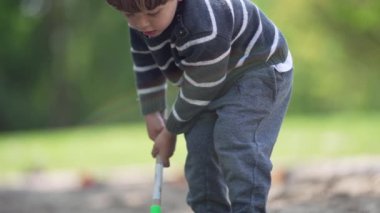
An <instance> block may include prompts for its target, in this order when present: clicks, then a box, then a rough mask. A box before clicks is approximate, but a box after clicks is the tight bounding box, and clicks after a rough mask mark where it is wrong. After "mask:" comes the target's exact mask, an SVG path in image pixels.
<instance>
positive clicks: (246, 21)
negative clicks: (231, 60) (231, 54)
mask: <svg viewBox="0 0 380 213" xmlns="http://www.w3.org/2000/svg"><path fill="white" fill-rule="evenodd" d="M240 4H241V7H242V10H243V24H242V25H241V28H240V31H239V33H238V34H237V36H236V37H235V38H234V39H233V40H232V44H233V43H234V42H235V41H236V39H238V38H239V37H240V36H241V35H242V34H243V32H244V31H245V29H246V28H247V24H248V12H247V8H246V6H245V4H244V2H243V0H240Z"/></svg>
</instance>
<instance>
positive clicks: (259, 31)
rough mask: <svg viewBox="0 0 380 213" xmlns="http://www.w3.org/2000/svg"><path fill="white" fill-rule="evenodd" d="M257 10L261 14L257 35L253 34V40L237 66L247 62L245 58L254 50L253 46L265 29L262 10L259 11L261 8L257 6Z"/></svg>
mask: <svg viewBox="0 0 380 213" xmlns="http://www.w3.org/2000/svg"><path fill="white" fill-rule="evenodd" d="M256 10H257V14H258V16H259V17H258V18H259V27H258V29H257V31H256V33H255V35H254V36H253V38H252V40H251V41H250V42H249V44H248V47H247V49H245V53H244V55H243V57H242V58H240V60H239V62H238V63H237V64H236V66H235V67H240V66H241V65H243V63H244V62H245V60H246V59H247V58H248V56H249V53H250V52H251V51H252V48H253V46H255V44H256V41H257V40H258V39H259V36H260V34H261V32H262V31H263V26H262V23H261V17H260V12H259V9H258V8H257V7H256Z"/></svg>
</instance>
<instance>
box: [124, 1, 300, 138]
mask: <svg viewBox="0 0 380 213" xmlns="http://www.w3.org/2000/svg"><path fill="white" fill-rule="evenodd" d="M130 39H131V53H132V59H133V63H134V66H133V69H134V71H135V74H136V81H137V83H136V85H137V93H138V96H139V101H140V104H141V109H142V113H143V114H144V115H146V114H149V113H152V112H156V111H164V110H165V107H166V99H165V91H166V88H167V82H171V83H172V84H174V85H177V86H178V87H179V92H178V96H177V98H176V100H175V102H174V104H173V106H172V108H171V112H170V114H169V116H168V118H167V119H166V127H167V129H168V130H169V131H170V132H172V133H176V134H179V133H183V132H184V131H186V129H187V128H188V127H189V125H190V124H191V122H192V121H193V119H194V118H195V117H196V116H197V115H198V114H199V113H200V112H201V111H202V110H203V109H205V107H206V106H207V105H208V104H209V103H210V101H212V100H213V99H215V98H217V97H219V96H220V95H221V94H222V93H223V92H222V91H225V90H227V89H228V88H229V87H230V86H231V85H232V84H233V82H234V81H235V80H236V79H237V78H239V77H240V76H242V74H243V73H244V72H246V71H247V70H253V71H254V70H255V69H257V68H259V67H260V66H274V67H275V69H277V70H278V71H279V72H286V71H288V70H291V69H292V66H293V65H292V58H291V55H290V53H289V51H288V47H287V44H286V41H285V39H284V37H283V36H282V34H281V33H280V32H279V30H278V28H277V27H276V26H275V25H274V24H273V23H272V22H271V21H270V20H269V19H268V18H267V17H266V16H265V15H264V14H263V13H262V12H261V11H260V9H259V8H258V7H257V6H256V5H254V4H253V3H252V2H250V1H249V0H183V1H182V2H180V3H179V4H178V8H177V11H176V16H175V18H174V19H173V21H172V23H171V24H170V25H169V27H168V28H167V29H166V30H165V31H164V32H163V33H162V34H160V35H159V36H157V37H154V38H148V37H146V36H144V35H143V34H142V33H141V32H138V31H136V30H134V29H130Z"/></svg>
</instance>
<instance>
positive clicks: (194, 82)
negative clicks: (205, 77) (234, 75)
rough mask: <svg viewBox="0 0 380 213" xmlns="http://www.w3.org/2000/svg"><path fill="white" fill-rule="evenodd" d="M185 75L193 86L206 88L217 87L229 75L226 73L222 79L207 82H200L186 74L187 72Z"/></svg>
mask: <svg viewBox="0 0 380 213" xmlns="http://www.w3.org/2000/svg"><path fill="white" fill-rule="evenodd" d="M184 77H185V79H186V80H187V81H188V82H189V83H190V84H191V85H193V86H195V87H204V88H208V87H215V86H217V85H218V84H221V83H222V82H223V81H224V80H225V79H226V77H227V75H224V76H223V77H222V78H221V79H219V80H217V81H214V82H206V83H198V82H196V81H194V80H193V79H191V78H190V76H188V75H187V74H186V72H185V73H184Z"/></svg>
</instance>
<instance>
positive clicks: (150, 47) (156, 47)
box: [148, 39, 170, 51]
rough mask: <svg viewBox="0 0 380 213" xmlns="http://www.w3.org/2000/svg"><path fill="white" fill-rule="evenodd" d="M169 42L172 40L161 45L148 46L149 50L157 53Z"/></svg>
mask: <svg viewBox="0 0 380 213" xmlns="http://www.w3.org/2000/svg"><path fill="white" fill-rule="evenodd" d="M169 42H170V40H169V39H168V40H166V41H164V42H162V43H161V44H159V45H157V46H148V48H149V50H150V51H157V50H159V49H161V48H163V47H164V46H165V45H166V44H167V43H169Z"/></svg>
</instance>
